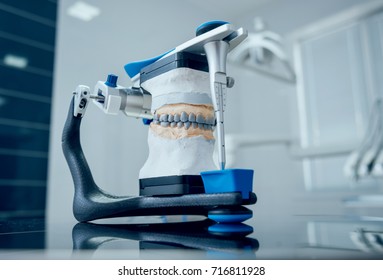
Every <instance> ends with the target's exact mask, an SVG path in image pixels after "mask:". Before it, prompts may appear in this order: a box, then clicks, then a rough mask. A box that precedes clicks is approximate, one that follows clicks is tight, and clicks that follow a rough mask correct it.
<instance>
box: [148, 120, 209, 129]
mask: <svg viewBox="0 0 383 280" xmlns="http://www.w3.org/2000/svg"><path fill="white" fill-rule="evenodd" d="M153 123H154V124H156V125H161V126H162V127H178V128H182V127H184V128H185V129H189V128H190V127H192V128H199V129H204V130H213V129H214V126H213V125H211V124H203V123H196V122H161V121H159V120H153Z"/></svg>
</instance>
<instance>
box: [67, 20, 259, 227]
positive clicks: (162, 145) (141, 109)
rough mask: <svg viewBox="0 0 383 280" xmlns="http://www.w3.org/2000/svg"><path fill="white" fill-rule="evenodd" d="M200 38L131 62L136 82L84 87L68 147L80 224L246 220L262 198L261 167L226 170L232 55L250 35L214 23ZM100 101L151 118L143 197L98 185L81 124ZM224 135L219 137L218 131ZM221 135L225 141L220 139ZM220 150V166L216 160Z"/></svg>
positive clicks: (108, 109) (114, 110) (77, 96)
mask: <svg viewBox="0 0 383 280" xmlns="http://www.w3.org/2000/svg"><path fill="white" fill-rule="evenodd" d="M196 33H197V36H196V37H195V38H193V39H191V40H189V41H187V42H185V43H183V44H181V45H179V46H177V47H176V48H174V49H173V50H171V51H169V52H167V53H164V54H162V55H160V56H158V57H155V58H152V59H148V60H143V61H137V62H132V63H128V64H126V65H125V67H124V68H125V70H126V72H127V74H128V75H129V77H130V78H131V79H132V81H133V84H134V85H133V87H130V88H125V87H122V86H119V85H118V84H117V76H115V75H113V74H110V75H108V77H107V80H106V81H99V82H97V84H96V86H95V88H94V90H93V94H91V90H90V88H89V87H87V86H83V85H80V86H78V87H77V88H76V91H75V92H74V97H73V99H72V103H71V106H70V110H69V113H68V118H67V121H66V123H65V127H64V131H63V136H62V146H63V152H64V155H65V158H66V160H67V162H68V166H69V168H70V171H71V174H72V177H73V181H74V186H75V195H74V201H73V212H74V216H75V217H76V219H77V220H78V221H80V222H83V221H91V220H95V219H102V218H113V217H125V216H149V215H178V214H184V215H188V214H190V215H204V216H208V217H209V218H210V219H212V220H214V221H216V222H229V223H232V222H242V221H244V220H247V219H249V218H251V217H252V211H251V210H249V209H247V208H245V207H243V206H242V205H250V204H254V203H255V202H256V200H257V198H256V195H255V194H254V193H253V192H252V180H253V170H246V169H225V162H226V158H225V139H224V118H223V113H224V108H225V96H226V90H227V88H230V87H232V86H233V84H234V83H233V79H232V78H230V77H227V76H226V60H227V54H228V53H229V52H230V51H231V50H232V49H234V48H235V47H236V46H237V45H238V44H239V43H241V42H242V41H243V40H244V39H245V38H246V36H247V33H246V31H245V30H244V29H243V28H240V29H238V30H237V29H235V28H234V26H233V25H231V24H229V23H227V22H222V21H213V22H208V23H205V24H202V25H201V26H200V27H198V28H197V32H196ZM91 99H93V103H94V104H96V106H97V107H99V108H100V109H101V110H102V111H103V112H105V113H106V114H112V115H113V114H114V115H115V114H118V113H119V112H120V111H121V112H123V113H124V114H125V115H126V116H132V117H136V118H142V119H143V121H144V123H145V124H149V125H150V126H149V130H148V146H149V156H148V158H147V160H146V162H145V164H144V166H143V167H142V168H141V170H140V174H139V180H140V196H114V195H111V194H109V193H107V192H105V191H104V190H103V189H101V188H100V187H98V186H97V185H96V183H95V181H94V179H93V176H92V173H91V171H90V168H89V166H88V163H87V161H86V158H85V155H84V153H83V151H82V147H81V141H80V125H81V121H82V119H83V117H84V114H85V112H86V108H87V106H88V104H89V103H90V101H91ZM214 134H215V135H216V139H215V137H214ZM216 140H217V143H215V141H216ZM215 144H216V145H217V148H218V166H219V168H217V166H216V164H215V163H214V160H213V151H214V146H215Z"/></svg>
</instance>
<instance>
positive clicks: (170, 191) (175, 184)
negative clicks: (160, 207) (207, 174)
mask: <svg viewBox="0 0 383 280" xmlns="http://www.w3.org/2000/svg"><path fill="white" fill-rule="evenodd" d="M198 193H205V188H204V186H203V181H202V177H201V176H200V175H182V176H164V177H155V178H145V179H140V195H157V196H158V195H181V194H198Z"/></svg>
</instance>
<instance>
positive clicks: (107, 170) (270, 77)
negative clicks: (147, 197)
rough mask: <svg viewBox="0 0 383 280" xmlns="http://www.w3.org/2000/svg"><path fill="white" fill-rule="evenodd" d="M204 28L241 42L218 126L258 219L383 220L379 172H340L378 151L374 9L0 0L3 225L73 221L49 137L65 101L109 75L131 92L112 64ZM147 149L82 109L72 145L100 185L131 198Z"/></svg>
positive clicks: (382, 113)
mask: <svg viewBox="0 0 383 280" xmlns="http://www.w3.org/2000/svg"><path fill="white" fill-rule="evenodd" d="M209 20H226V21H229V22H232V23H233V24H234V25H236V26H243V27H244V28H246V29H247V30H248V31H249V35H250V36H249V42H248V46H249V49H248V54H247V55H243V56H241V59H239V58H238V57H237V58H236V57H235V56H232V57H231V61H230V62H229V65H228V71H227V72H228V74H229V75H230V76H232V77H234V79H235V80H236V85H235V87H234V88H233V89H231V90H229V91H228V96H227V108H226V112H225V120H226V134H227V152H228V161H229V163H231V167H236V166H238V167H241V168H251V169H254V170H255V178H254V190H255V192H256V193H257V196H258V198H259V201H258V203H257V204H256V205H255V206H253V211H254V216H255V218H257V216H258V214H257V213H268V218H272V217H273V216H274V215H278V211H279V209H281V207H280V205H283V206H284V207H285V208H284V209H289V210H290V211H291V213H292V214H298V213H299V214H303V213H304V214H352V213H356V214H365V213H368V214H369V215H377V216H383V211H382V208H383V199H382V180H381V178H380V176H383V175H380V172H379V171H380V169H379V168H380V165H379V161H378V160H375V162H374V161H371V160H370V161H366V163H367V164H365V166H367V169H366V168H364V169H363V168H362V167H363V166H362V167H360V168H359V167H358V168H357V167H355V168H354V167H353V166H352V165H350V164H348V163H349V162H350V159H351V160H352V159H353V157H352V156H351V155H354V159H355V155H359V158H360V161H361V162H363V159H365V157H366V156H365V154H366V153H368V152H370V154H371V151H373V152H374V153H373V154H375V155H379V152H380V148H381V147H383V139H382V137H383V136H382V134H383V124H382V121H383V105H381V103H380V102H381V101H380V99H379V97H381V96H382V94H383V83H382V81H383V78H382V77H383V76H382V74H383V46H382V44H383V1H367V0H336V1H333V0H322V1H316V0H237V1H232V0H231V1H229V0H220V1H218V0H184V1H177V0H163V1H155V0H147V1H139V0H137V1H133V0H129V1H125V0H112V1H101V0H84V1H76V0H36V1H29V0H17V1H15V0H0V162H1V168H0V218H2V219H3V218H14V217H18V218H33V217H46V218H47V220H46V221H48V223H47V226H49V220H56V221H57V220H61V221H69V222H71V221H73V222H74V218H73V215H72V199H73V184H72V178H71V176H70V173H69V169H68V167H67V165H66V162H65V160H64V156H63V154H62V150H61V139H60V138H61V132H62V129H63V125H64V121H65V118H66V115H67V111H68V107H69V102H70V99H71V97H72V92H73V90H74V89H75V88H76V86H77V85H79V84H84V85H89V86H91V87H93V86H94V85H95V83H96V82H97V81H98V80H104V79H105V78H106V76H107V74H108V73H114V74H116V75H118V76H119V84H121V85H124V86H130V85H131V84H130V80H129V78H128V76H127V75H126V74H125V73H124V69H123V65H125V64H126V63H128V62H131V61H135V60H141V59H145V58H149V57H154V56H156V55H158V54H160V53H163V52H164V51H167V50H169V49H171V48H173V47H174V46H176V45H178V44H180V43H181V42H184V41H186V40H188V39H190V38H191V37H192V36H194V31H195V29H196V27H197V26H198V25H199V24H201V23H203V22H206V21H209ZM270 34H272V35H270ZM270 36H271V37H270ZM279 36H280V37H279ZM250 38H252V40H250ZM270 38H273V39H270ZM262 44H266V45H262ZM262 46H263V47H262ZM264 46H269V47H270V46H271V48H266V47H264ZM273 50H274V51H273ZM280 51H282V52H280ZM146 139H147V127H146V126H144V125H143V124H142V122H141V120H137V119H133V118H126V117H125V116H123V115H122V114H121V115H118V116H107V115H105V114H103V113H102V112H101V111H99V110H98V109H97V108H96V107H95V106H89V108H88V115H87V119H86V120H85V121H84V122H83V124H82V140H83V148H84V152H85V153H86V155H87V157H88V161H89V164H90V166H91V168H92V171H93V174H94V177H95V180H96V182H97V184H99V185H100V186H102V187H103V188H104V189H105V190H108V191H109V192H110V193H115V194H129V195H137V194H138V172H139V170H140V168H141V167H142V165H143V164H144V162H145V160H146V157H147V155H148V148H147V142H146ZM358 151H359V152H360V153H355V152H358ZM356 158H358V157H356ZM381 161H382V162H380V164H383V158H382V159H381ZM373 170H374V172H372V171H373ZM354 171H355V172H354ZM355 177H356V178H355Z"/></svg>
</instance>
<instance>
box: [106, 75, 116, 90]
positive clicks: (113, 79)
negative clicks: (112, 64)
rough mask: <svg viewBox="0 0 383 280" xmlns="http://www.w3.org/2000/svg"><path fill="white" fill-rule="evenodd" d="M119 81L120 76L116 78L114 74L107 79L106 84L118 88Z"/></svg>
mask: <svg viewBox="0 0 383 280" xmlns="http://www.w3.org/2000/svg"><path fill="white" fill-rule="evenodd" d="M117 79H118V76H116V75H114V74H109V75H108V77H107V78H106V82H105V84H106V85H107V86H108V87H116V86H117Z"/></svg>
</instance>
